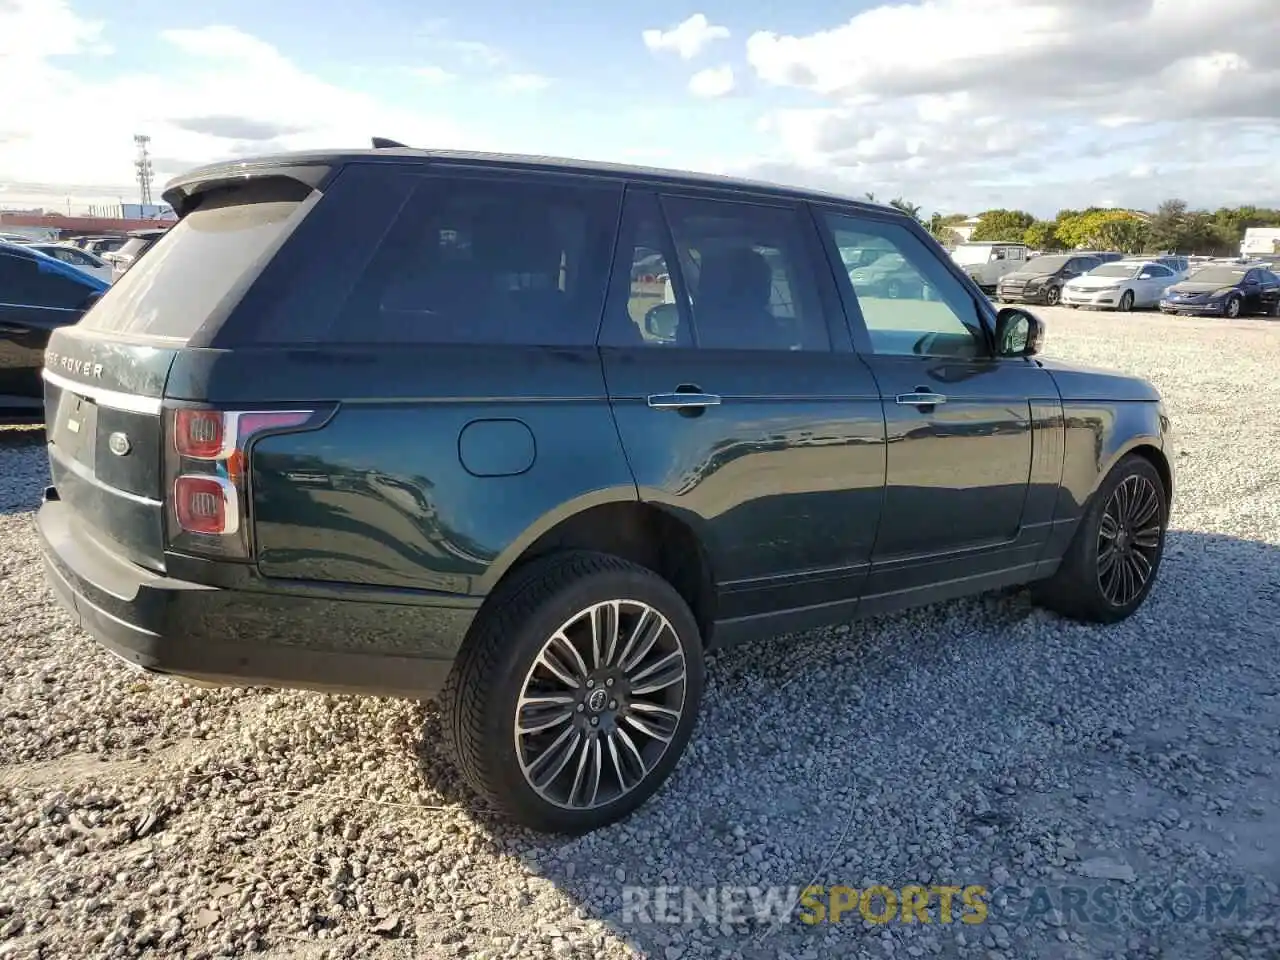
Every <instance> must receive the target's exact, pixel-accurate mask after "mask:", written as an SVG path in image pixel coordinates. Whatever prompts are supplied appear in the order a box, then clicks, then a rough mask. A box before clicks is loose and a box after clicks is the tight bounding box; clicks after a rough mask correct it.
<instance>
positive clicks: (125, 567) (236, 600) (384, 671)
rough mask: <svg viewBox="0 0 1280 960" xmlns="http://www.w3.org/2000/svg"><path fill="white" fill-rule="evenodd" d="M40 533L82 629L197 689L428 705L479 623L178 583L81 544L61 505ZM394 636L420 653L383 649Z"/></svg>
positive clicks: (46, 511) (48, 573) (416, 610)
mask: <svg viewBox="0 0 1280 960" xmlns="http://www.w3.org/2000/svg"><path fill="white" fill-rule="evenodd" d="M36 524H37V527H38V529H39V532H40V537H41V546H42V550H43V554H44V572H45V579H46V581H47V582H48V584H49V586H50V588H51V589H52V591H53V593H54V595H55V596H56V598H57V599H58V601H59V603H60V604H61V605H62V606H63V607H64V608H65V609H66V610H67V611H68V613H70V614H71V616H72V618H73V619H74V620H75V621H76V622H77V623H78V624H79V625H80V626H81V627H82V628H83V629H84V630H85V631H87V632H88V633H89V634H90V635H91V636H93V638H94V639H95V640H97V642H98V643H99V644H101V645H102V646H103V647H105V648H106V649H107V650H109V651H111V652H112V653H114V654H116V655H117V656H119V657H121V658H123V659H124V660H125V661H127V662H128V663H130V664H132V665H133V666H135V667H139V668H141V669H142V670H145V671H147V672H150V673H157V674H164V675H169V676H173V677H177V678H181V679H186V680H191V681H194V682H197V683H204V684H214V685H231V686H268V687H289V688H298V689H308V690H322V691H329V692H337V693H361V694H369V695H375V696H395V697H407V698H410V699H426V698H430V697H433V696H435V695H436V694H437V693H439V691H440V690H441V689H442V688H443V686H444V683H445V680H446V679H447V677H448V675H449V671H450V669H451V668H452V666H453V653H454V652H456V649H457V647H458V646H459V645H460V643H461V640H462V637H463V636H464V635H465V632H466V628H467V627H468V626H469V625H470V621H471V619H472V617H473V616H474V611H473V610H457V609H442V608H436V607H430V606H422V605H419V604H403V605H402V604H388V603H382V602H362V601H358V600H335V599H331V598H324V597H305V596H297V595H287V596H283V595H277V594H272V593H264V592H258V591H246V590H228V589H223V588H219V587H211V586H208V585H206V584H200V583H190V582H187V581H183V580H175V579H173V578H171V577H166V576H164V575H161V574H157V573H154V572H152V571H149V570H145V569H143V568H140V567H138V566H136V565H134V564H132V563H129V562H128V561H126V560H124V559H122V558H120V557H118V556H117V555H115V554H114V553H112V552H111V551H109V550H107V549H106V548H105V547H103V546H102V545H100V544H98V543H97V542H96V541H94V540H92V539H90V538H89V537H87V536H86V535H84V534H83V533H82V532H81V531H80V529H79V525H77V524H76V523H75V521H74V516H73V514H72V512H71V511H70V509H69V508H68V507H67V506H66V505H65V504H63V503H61V502H59V501H57V500H50V501H47V502H46V503H45V504H44V505H43V506H42V507H41V508H40V511H39V513H38V514H37V516H36ZM362 627H367V629H366V630H362ZM389 627H391V629H392V632H393V633H394V634H396V635H398V636H400V637H401V638H402V639H403V643H404V646H415V647H417V648H418V649H417V650H415V651H413V652H411V653H389V652H386V648H387V646H388V642H387V637H388V636H389V635H390V634H389V633H388V628H389ZM370 647H375V648H378V649H372V650H371V649H370ZM402 649H403V647H402Z"/></svg>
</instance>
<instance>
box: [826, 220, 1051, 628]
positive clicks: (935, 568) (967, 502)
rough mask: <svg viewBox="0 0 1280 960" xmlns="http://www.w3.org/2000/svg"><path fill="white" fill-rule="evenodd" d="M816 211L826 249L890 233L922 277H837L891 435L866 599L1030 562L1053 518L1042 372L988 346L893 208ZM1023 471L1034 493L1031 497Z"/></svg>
mask: <svg viewBox="0 0 1280 960" xmlns="http://www.w3.org/2000/svg"><path fill="white" fill-rule="evenodd" d="M818 215H819V219H820V222H821V223H822V224H823V226H824V227H825V229H826V235H827V239H828V240H829V242H830V243H831V244H832V245H833V247H834V248H835V251H839V250H840V249H842V248H845V247H850V246H859V245H863V246H865V245H866V244H867V243H868V242H870V241H871V240H873V239H874V240H880V241H887V242H889V243H890V244H892V245H893V246H894V248H895V249H896V250H897V252H898V253H899V254H901V255H902V257H903V260H904V263H905V267H904V269H910V270H913V271H915V272H916V274H917V275H918V276H919V278H920V280H921V283H920V284H919V285H918V286H919V287H927V288H928V289H929V290H930V291H931V293H930V297H929V299H924V298H923V297H922V296H920V295H919V294H913V293H912V292H911V291H910V286H909V285H907V290H908V292H907V295H906V296H905V297H903V298H900V299H896V300H889V299H883V298H881V297H878V296H876V295H874V293H873V292H870V291H864V290H859V289H857V285H856V284H854V283H852V282H846V283H844V284H842V294H843V296H844V298H845V301H846V313H847V315H848V316H849V318H850V322H851V325H852V331H851V332H852V334H853V338H854V343H855V346H856V347H857V348H858V350H859V351H860V352H861V353H863V355H864V358H865V359H866V361H867V363H868V364H869V365H870V367H871V369H872V372H873V373H874V374H875V377H876V380H877V382H878V385H879V390H880V398H881V404H882V409H883V411H884V417H885V425H886V438H887V440H888V444H889V453H888V463H887V477H886V480H887V487H886V492H885V502H884V513H883V516H882V518H881V522H880V533H879V535H878V537H877V538H876V545H875V550H874V551H873V554H872V572H871V576H870V579H869V582H868V585H867V589H866V594H865V599H864V602H867V601H870V602H869V603H868V607H869V608H874V606H875V600H874V597H875V595H877V594H879V595H885V596H889V595H893V594H903V593H906V592H909V591H911V590H914V589H918V588H921V587H926V586H928V585H930V584H935V583H938V582H941V581H943V580H948V579H955V578H958V577H970V576H978V575H981V574H983V573H992V572H996V571H1000V570H1005V569H1009V568H1013V567H1016V566H1018V565H1020V564H1024V563H1026V564H1029V563H1031V562H1033V561H1034V560H1035V558H1036V555H1037V553H1038V550H1039V544H1041V543H1042V542H1043V541H1044V539H1045V538H1046V536H1047V533H1048V524H1049V522H1050V521H1051V519H1052V497H1051V496H1044V495H1043V494H1044V492H1045V490H1044V488H1043V485H1045V484H1048V485H1049V486H1048V488H1049V489H1054V488H1056V483H1057V476H1056V475H1055V474H1053V464H1052V462H1044V459H1043V457H1042V458H1041V462H1037V461H1036V457H1035V453H1036V444H1035V443H1033V434H1035V432H1036V431H1037V430H1038V429H1041V428H1044V429H1050V430H1054V429H1057V426H1056V419H1057V417H1058V415H1059V409H1060V402H1059V400H1058V393H1057V389H1056V387H1055V386H1054V383H1053V381H1052V379H1051V377H1050V375H1049V374H1048V372H1046V371H1045V370H1043V369H1042V368H1041V367H1039V366H1038V365H1037V364H1036V363H1034V362H1033V361H1031V360H1028V359H1023V358H1017V359H1014V358H999V357H995V356H994V355H993V348H992V336H991V333H990V331H989V329H988V327H987V325H986V323H985V322H984V319H983V317H982V315H981V313H980V312H979V307H978V305H977V303H976V302H975V300H974V298H973V297H972V296H971V294H970V292H969V290H968V288H967V287H966V286H965V285H964V284H963V283H962V282H961V281H960V280H959V278H958V277H956V276H955V274H953V273H952V272H951V271H950V270H949V269H948V268H947V266H946V265H945V264H944V263H943V262H942V261H941V260H940V259H939V258H938V256H937V255H936V254H935V253H934V252H933V251H932V250H931V249H930V248H929V247H928V246H926V243H925V241H924V240H923V238H922V237H919V236H917V235H916V234H915V233H914V232H913V231H912V230H911V229H909V228H908V227H906V226H905V225H903V224H902V223H901V222H900V221H892V220H880V219H878V218H876V217H874V216H873V215H871V214H858V215H853V214H849V213H845V212H840V211H837V210H825V211H823V210H820V211H819V214H818ZM837 255H838V253H837ZM844 279H845V280H846V281H848V277H847V276H846V277H845V278H844ZM1051 459H1052V458H1050V460H1051ZM1057 467H1058V469H1059V470H1060V469H1061V457H1060V455H1059V458H1058V464H1057ZM1033 482H1034V483H1035V484H1037V490H1038V495H1037V496H1036V497H1033V498H1032V499H1031V500H1029V499H1028V491H1029V488H1030V486H1031V484H1032V483H1033ZM888 605H890V606H891V605H892V604H888Z"/></svg>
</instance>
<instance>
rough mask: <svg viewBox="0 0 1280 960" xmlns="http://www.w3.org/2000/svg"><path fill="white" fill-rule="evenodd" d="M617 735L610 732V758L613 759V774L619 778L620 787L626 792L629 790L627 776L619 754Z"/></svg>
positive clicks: (608, 740) (608, 739)
mask: <svg viewBox="0 0 1280 960" xmlns="http://www.w3.org/2000/svg"><path fill="white" fill-rule="evenodd" d="M617 739H618V738H617V737H616V736H615V735H614V734H612V733H611V734H609V736H608V738H607V742H608V744H609V759H610V760H612V761H613V774H614V776H616V777H617V778H618V789H619V790H621V791H623V792H625V791H626V790H627V778H626V775H625V774H624V773H623V772H622V758H621V757H619V756H618V743H617Z"/></svg>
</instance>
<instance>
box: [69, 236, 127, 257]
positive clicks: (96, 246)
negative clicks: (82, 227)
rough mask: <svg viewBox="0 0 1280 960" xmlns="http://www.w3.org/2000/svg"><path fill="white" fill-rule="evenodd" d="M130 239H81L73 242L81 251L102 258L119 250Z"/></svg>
mask: <svg viewBox="0 0 1280 960" xmlns="http://www.w3.org/2000/svg"><path fill="white" fill-rule="evenodd" d="M128 239H129V238H128V237H79V238H78V239H76V240H74V241H73V242H74V243H75V245H76V246H77V247H79V248H80V249H81V250H86V251H88V252H89V253H92V254H94V255H95V256H98V257H101V256H105V255H106V254H108V253H110V252H111V251H113V250H119V249H120V248H121V247H122V246H124V242H125V241H126V240H128Z"/></svg>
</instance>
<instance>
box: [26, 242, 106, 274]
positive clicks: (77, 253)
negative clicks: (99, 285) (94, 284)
mask: <svg viewBox="0 0 1280 960" xmlns="http://www.w3.org/2000/svg"><path fill="white" fill-rule="evenodd" d="M27 246H28V247H30V248H31V249H32V250H39V251H40V252H41V253H43V254H45V255H46V256H49V257H53V259H55V260H61V261H62V262H63V263H65V264H69V265H70V266H73V267H75V268H76V269H77V270H83V271H84V272H85V273H87V274H89V275H90V276H93V277H97V278H98V279H99V280H105V281H106V282H107V283H110V282H111V264H109V263H107V262H106V261H105V260H103V259H102V258H101V257H98V256H95V255H94V254H92V253H90V252H89V251H87V250H78V249H76V248H75V247H73V246H72V245H71V244H69V243H29V244H27Z"/></svg>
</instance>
